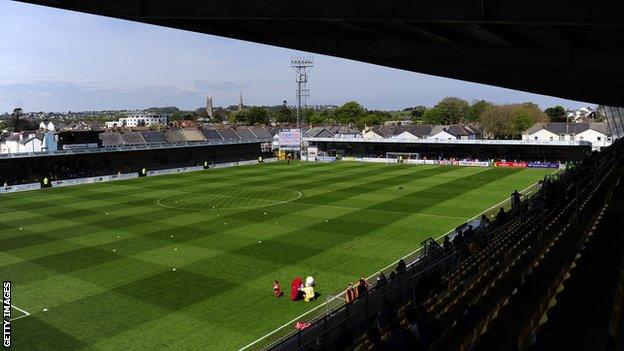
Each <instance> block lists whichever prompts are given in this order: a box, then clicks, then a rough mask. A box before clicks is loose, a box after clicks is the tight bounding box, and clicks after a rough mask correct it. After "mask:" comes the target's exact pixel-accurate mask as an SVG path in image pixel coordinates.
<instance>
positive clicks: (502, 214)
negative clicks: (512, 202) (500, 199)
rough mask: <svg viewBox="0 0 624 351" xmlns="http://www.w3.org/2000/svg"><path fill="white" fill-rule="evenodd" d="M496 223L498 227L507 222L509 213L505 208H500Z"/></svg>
mask: <svg viewBox="0 0 624 351" xmlns="http://www.w3.org/2000/svg"><path fill="white" fill-rule="evenodd" d="M496 222H497V224H498V225H501V224H503V223H505V222H507V213H506V212H505V209H504V208H502V207H501V208H500V210H499V211H498V213H497V214H496Z"/></svg>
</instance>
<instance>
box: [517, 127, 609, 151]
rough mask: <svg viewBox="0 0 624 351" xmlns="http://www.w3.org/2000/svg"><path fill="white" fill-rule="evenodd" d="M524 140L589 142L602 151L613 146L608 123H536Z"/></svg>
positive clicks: (526, 132) (527, 131) (525, 134)
mask: <svg viewBox="0 0 624 351" xmlns="http://www.w3.org/2000/svg"><path fill="white" fill-rule="evenodd" d="M522 140H527V141H588V142H590V143H592V149H594V150H600V149H601V148H603V147H605V146H609V145H611V143H612V142H613V139H612V137H611V132H610V130H609V126H608V125H607V123H606V122H592V123H565V122H549V123H535V124H534V125H533V126H532V127H531V128H529V129H527V130H526V131H525V132H524V133H522Z"/></svg>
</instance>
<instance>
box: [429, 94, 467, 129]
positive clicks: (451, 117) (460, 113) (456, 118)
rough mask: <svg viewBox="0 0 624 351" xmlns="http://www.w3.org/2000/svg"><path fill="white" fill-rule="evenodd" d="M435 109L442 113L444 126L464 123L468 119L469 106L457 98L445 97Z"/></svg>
mask: <svg viewBox="0 0 624 351" xmlns="http://www.w3.org/2000/svg"><path fill="white" fill-rule="evenodd" d="M436 107H439V108H442V111H443V112H444V124H452V123H464V122H465V121H466V120H467V118H468V110H469V108H470V104H469V103H468V101H466V100H463V99H460V98H457V97H445V98H444V99H442V100H441V101H440V102H438V104H437V105H436Z"/></svg>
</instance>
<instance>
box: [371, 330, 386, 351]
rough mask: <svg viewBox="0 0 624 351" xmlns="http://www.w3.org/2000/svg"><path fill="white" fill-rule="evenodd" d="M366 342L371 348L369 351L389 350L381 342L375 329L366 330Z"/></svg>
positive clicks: (379, 334) (379, 333)
mask: <svg viewBox="0 0 624 351" xmlns="http://www.w3.org/2000/svg"><path fill="white" fill-rule="evenodd" d="M366 340H368V342H369V343H370V344H371V346H372V347H371V348H370V349H369V350H375V351H383V350H389V349H390V348H388V347H387V346H386V345H384V344H383V343H382V342H381V332H380V331H379V329H377V328H371V329H369V330H368V332H367V333H366Z"/></svg>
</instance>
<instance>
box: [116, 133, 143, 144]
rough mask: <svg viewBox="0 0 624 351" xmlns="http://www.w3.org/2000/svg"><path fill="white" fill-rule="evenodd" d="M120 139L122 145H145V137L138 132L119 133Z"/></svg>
mask: <svg viewBox="0 0 624 351" xmlns="http://www.w3.org/2000/svg"><path fill="white" fill-rule="evenodd" d="M121 141H122V142H123V145H145V144H146V142H145V139H144V138H143V135H142V134H141V133H140V132H125V133H121Z"/></svg>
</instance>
